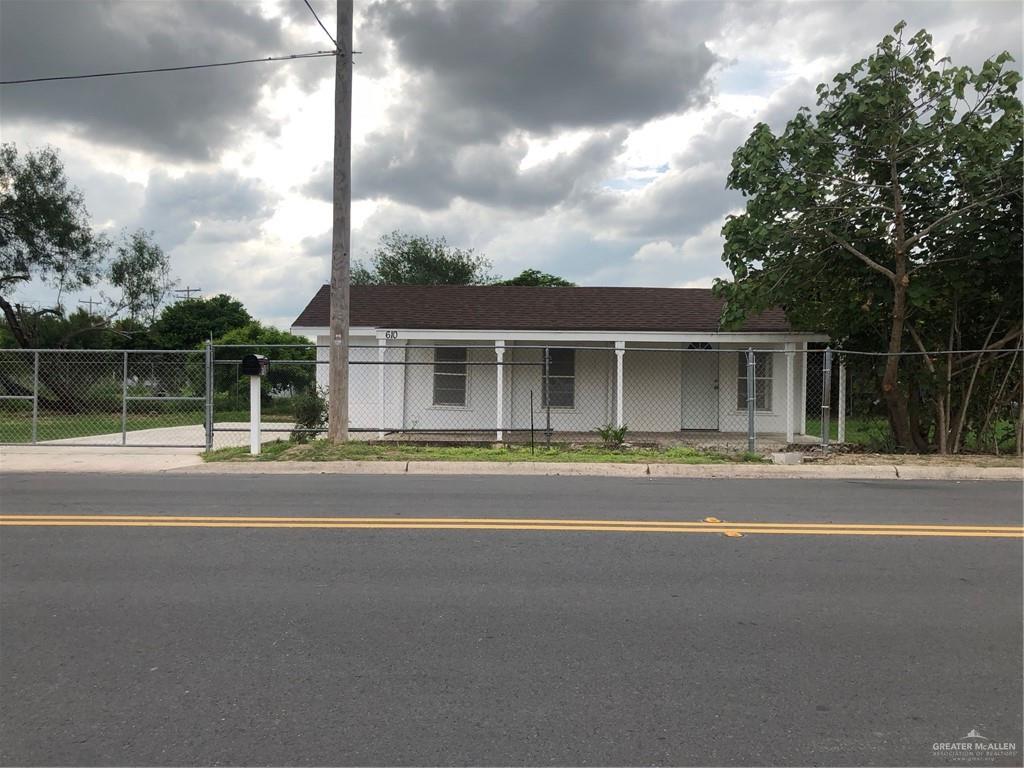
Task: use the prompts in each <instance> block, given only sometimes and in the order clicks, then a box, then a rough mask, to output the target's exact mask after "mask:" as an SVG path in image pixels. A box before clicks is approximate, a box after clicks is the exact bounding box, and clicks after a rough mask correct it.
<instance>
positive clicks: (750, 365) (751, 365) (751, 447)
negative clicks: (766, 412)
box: [747, 347, 757, 453]
mask: <svg viewBox="0 0 1024 768" xmlns="http://www.w3.org/2000/svg"><path fill="white" fill-rule="evenodd" d="M756 371H757V366H756V365H755V359H754V350H753V349H752V348H750V347H747V450H748V451H750V452H751V453H753V452H754V451H756V450H757V437H756V432H755V427H754V411H755V410H757V396H756V392H757V390H756V388H755V387H754V376H755V375H756Z"/></svg>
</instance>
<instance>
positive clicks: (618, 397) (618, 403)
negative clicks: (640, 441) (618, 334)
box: [615, 341, 626, 427]
mask: <svg viewBox="0 0 1024 768" xmlns="http://www.w3.org/2000/svg"><path fill="white" fill-rule="evenodd" d="M625 354H626V342H624V341H616V342H615V426H616V427H621V426H622V358H623V357H624V356H625Z"/></svg>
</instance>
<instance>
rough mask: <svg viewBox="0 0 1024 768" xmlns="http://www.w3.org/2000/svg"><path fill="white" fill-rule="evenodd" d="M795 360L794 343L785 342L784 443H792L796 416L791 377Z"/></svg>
mask: <svg viewBox="0 0 1024 768" xmlns="http://www.w3.org/2000/svg"><path fill="white" fill-rule="evenodd" d="M795 358H796V342H795V341H787V342H786V442H787V443H792V442H793V432H794V431H795V429H794V427H795V425H794V424H793V421H794V418H795V416H796V391H795V390H796V387H795V384H796V377H795V376H794V375H793V364H794V362H795Z"/></svg>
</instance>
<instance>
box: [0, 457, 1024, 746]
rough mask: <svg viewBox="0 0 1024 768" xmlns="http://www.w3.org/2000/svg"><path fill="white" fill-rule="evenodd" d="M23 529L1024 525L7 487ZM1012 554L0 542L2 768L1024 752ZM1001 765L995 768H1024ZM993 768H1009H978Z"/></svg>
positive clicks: (818, 485)
mask: <svg viewBox="0 0 1024 768" xmlns="http://www.w3.org/2000/svg"><path fill="white" fill-rule="evenodd" d="M0 493H2V496H0V499H2V509H0V512H2V513H3V514H6V515H11V514H26V515H68V514H73V515H89V514H92V515H95V514H118V515H120V514H131V515H217V516H237V515H249V516H252V515H261V516H262V515H266V516H293V515H310V516H321V515H339V516H341V515H345V516H379V517H396V518H397V517H400V516H436V517H472V518H482V517H492V518H493V517H506V518H507V517H517V518H526V517H557V518H576V519H584V518H585V519H593V520H687V521H696V520H700V519H702V518H704V517H705V516H716V517H718V518H721V519H723V520H727V521H744V520H745V521H764V522H800V523H803V522H814V523H824V522H839V523H871V524H875V523H901V524H949V525H994V524H1000V525H1020V523H1021V505H1022V492H1021V487H1020V485H1019V484H1016V483H938V482H935V483H909V482H905V481H894V482H888V481H870V482H855V481H833V482H828V481H820V482H812V481H784V480H772V481H726V480H651V479H616V478H608V479H606V478H556V477H537V478H515V477H507V478H506V477H465V478H463V477H418V476H397V477H359V476H330V475H315V476H265V477H252V478H245V477H238V476H227V477H217V476H208V475H202V476H188V477H185V476H175V475H147V476H137V477H135V476H118V477H115V476H90V475H52V474H51V475H43V474H33V475H9V474H8V475H0ZM1022 576H1024V574H1022V547H1021V541H1020V540H1019V539H1017V540H1014V539H984V538H947V537H944V536H943V537H932V538H922V537H894V536H870V537H866V536H847V535H829V536H807V535H766V536H761V535H748V536H744V537H742V538H728V537H725V536H722V535H714V534H699V535H679V534H671V533H668V534H658V533H625V532H615V533H607V532H601V533H584V532H577V531H569V532H566V531H532V530H531V531H510V530H502V531H480V530H349V529H305V530H304V529H296V528H274V529H250V528H192V527H187V528H160V527H157V528H126V527H68V526H65V525H55V526H50V527H34V526H33V527H2V528H0V762H2V763H3V764H5V765H14V764H18V765H39V764H61V765H101V764H102V765H182V764H196V765H214V764H227V765H243V764H244V765H266V764H284V765H433V764H436V765H522V764H531V765H692V764H699V765H714V764H723V765H740V764H756V765H771V764H786V765H792V764H797V765H809V764H813V765H850V764H874V765H903V764H914V765H934V764H943V763H944V762H946V761H945V760H944V759H943V758H942V757H941V756H936V755H935V754H934V753H933V744H935V743H936V742H952V741H956V740H958V739H960V738H961V737H963V736H964V735H966V734H967V733H968V731H970V730H971V729H976V730H978V731H980V732H981V733H983V734H984V735H985V736H987V737H989V738H991V739H993V740H995V741H1000V742H1003V741H1011V742H1016V745H1017V748H1018V750H1019V749H1020V747H1021V741H1022V735H1021V722H1022V704H1021V701H1022V683H1021V679H1022V664H1021V652H1022ZM1020 759H1021V758H1020V752H1019V751H1018V754H1017V756H1016V757H1014V758H1002V759H999V760H996V761H995V763H994V764H1006V765H1014V764H1019V763H1020ZM981 764H992V763H981Z"/></svg>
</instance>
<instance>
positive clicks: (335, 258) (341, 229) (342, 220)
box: [327, 0, 352, 443]
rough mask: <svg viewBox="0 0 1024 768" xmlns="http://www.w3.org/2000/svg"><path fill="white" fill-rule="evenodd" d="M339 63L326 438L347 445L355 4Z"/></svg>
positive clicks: (347, 14) (341, 24)
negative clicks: (353, 20) (353, 28)
mask: <svg viewBox="0 0 1024 768" xmlns="http://www.w3.org/2000/svg"><path fill="white" fill-rule="evenodd" d="M337 43H338V53H337V56H335V61H334V221H333V237H332V239H331V349H330V374H329V377H328V386H329V387H330V391H329V394H328V403H327V415H328V424H327V437H328V439H330V441H331V442H332V443H343V442H346V441H347V440H348V326H349V261H350V246H351V236H352V232H351V229H352V216H351V212H352V0H338V32H337Z"/></svg>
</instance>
